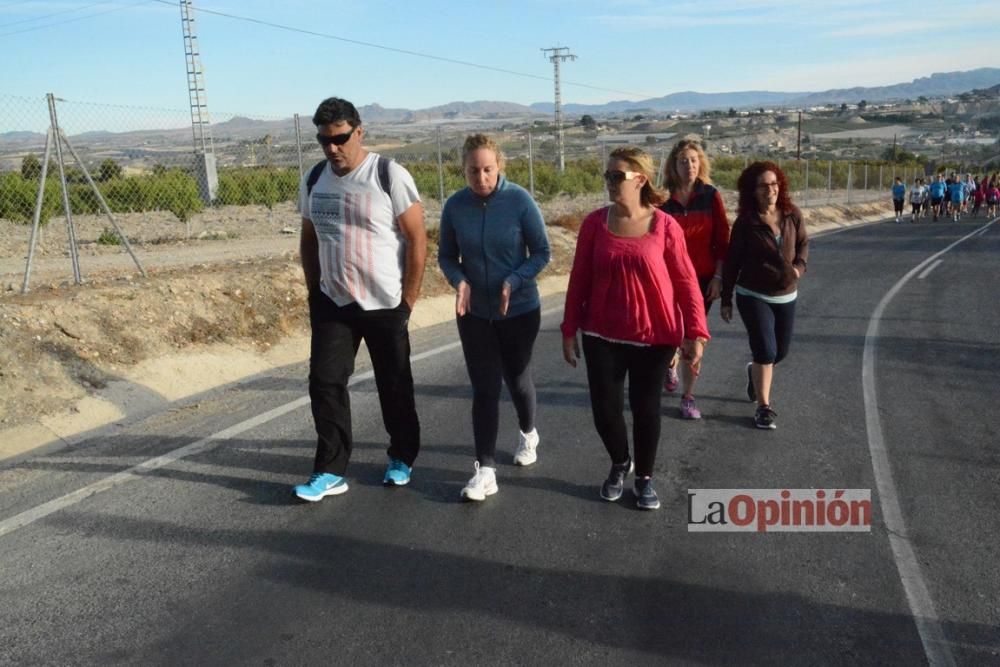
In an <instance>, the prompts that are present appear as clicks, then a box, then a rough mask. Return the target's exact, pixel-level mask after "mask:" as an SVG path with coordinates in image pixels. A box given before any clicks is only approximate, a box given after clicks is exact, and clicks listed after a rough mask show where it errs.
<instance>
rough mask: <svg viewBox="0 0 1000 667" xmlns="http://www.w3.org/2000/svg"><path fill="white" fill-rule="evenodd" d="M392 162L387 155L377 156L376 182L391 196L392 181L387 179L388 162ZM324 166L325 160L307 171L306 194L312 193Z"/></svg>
mask: <svg viewBox="0 0 1000 667" xmlns="http://www.w3.org/2000/svg"><path fill="white" fill-rule="evenodd" d="M390 162H392V160H390V159H389V158H387V157H382V156H381V155H379V156H378V165H377V168H378V184H379V187H381V188H382V192H384V193H385V194H387V195H389V196H390V197H391V196H392V181H391V180H390V179H389V163H390ZM324 167H326V160H322V161H321V162H317V163H316V165H315V166H314V167H313V168H312V169H311V170H310V171H309V178H307V179H306V195H310V194H312V189H313V186H314V185H316V182H317V181H318V180H319V177H320V176H321V175H322V173H323V168H324Z"/></svg>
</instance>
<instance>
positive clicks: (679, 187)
mask: <svg viewBox="0 0 1000 667" xmlns="http://www.w3.org/2000/svg"><path fill="white" fill-rule="evenodd" d="M710 173H711V165H710V164H709V161H708V156H707V155H705V151H703V150H702V149H701V144H699V143H698V142H697V141H696V140H694V139H681V140H680V141H678V142H677V144H676V145H675V146H674V148H673V150H671V151H670V155H669V156H667V162H666V164H665V165H664V168H663V182H664V184H665V185H666V186H667V190H668V191H669V192H670V199H668V200H667V201H666V202H665V203H664V204H662V205H661V206H660V208H661V209H662V210H663V211H664V212H665V213H668V214H670V215H671V216H673V218H674V219H675V220H676V221H677V222H678V223H679V224H680V226H681V229H683V230H684V241H685V243H686V244H687V251H688V255H689V256H690V257H691V263H692V264H693V265H694V271H695V273H696V274H697V275H698V288H699V289H700V290H701V293H702V296H704V298H705V315H706V316H707V315H708V310H709V308H711V307H712V302H713V301H715V300H716V299H718V298H719V294H721V293H722V263H723V261H724V260H725V259H726V251H727V250H728V249H729V220H728V218H726V205H725V204H723V203H722V195H721V194H720V193H719V191H718V190H716V189H715V187H713V186H712V179H711V177H710ZM700 371H701V368H700V365H699V367H697V368H692V367H691V366H689V365H687V364H682V365H681V372H680V378H678V377H677V357H676V356H675V357H674V360H673V362H672V363H671V364H670V368H669V369H667V379H666V381H665V382H664V383H663V387H664V389H666V390H667V391H670V392H672V391H675V390H676V389H677V385H678V384H679V383H680V384H681V385H682V389H683V391H682V393H681V417H683V418H684V419H701V411H700V410H698V407H697V406H696V405H695V403H694V385H695V381H696V379H697V377H698V374H699V373H700Z"/></svg>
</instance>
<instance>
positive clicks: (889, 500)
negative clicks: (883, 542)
mask: <svg viewBox="0 0 1000 667" xmlns="http://www.w3.org/2000/svg"><path fill="white" fill-rule="evenodd" d="M994 222H995V220H991V221H990V222H988V223H986V226H987V227H988V226H989V225H991V224H993V223H994ZM980 231H981V230H978V229H977V230H976V231H975V232H972V233H970V234H967V235H965V236H963V237H962V238H960V239H958V240H957V241H955V242H954V243H952V244H951V245H949V246H947V247H946V248H945V249H944V250H941V251H940V252H937V253H935V254H933V255H931V256H930V257H928V258H927V259H925V260H924V261H923V262H921V263H920V264H918V265H917V266H915V267H913V268H912V269H911V270H910V271H909V272H908V273H907V274H906V275H905V276H903V277H902V278H900V279H899V282H897V283H896V284H895V285H893V286H892V288H891V289H890V290H889V291H888V292H886V294H885V296H883V297H882V300H881V301H879V303H878V305H877V306H876V307H875V311H874V312H873V313H872V316H871V319H870V320H869V321H868V331H867V332H866V333H865V347H864V355H863V358H862V362H861V387H862V390H863V394H864V402H865V427H866V429H867V431H868V451H869V453H870V454H871V458H872V471H873V472H874V474H875V485H876V487H877V488H878V497H879V504H880V505H881V507H882V516H883V517H884V518H885V526H886V532H887V533H888V535H889V545H890V547H891V548H892V554H893V557H894V559H895V561H896V570H897V571H898V572H899V578H900V580H901V581H902V584H903V590H904V591H905V593H906V601H907V603H908V604H909V606H910V612H911V613H912V614H913V620H914V623H916V626H917V632H918V633H919V634H920V641H921V642H922V643H923V646H924V653H925V654H926V655H927V660H928V662H929V663H930V664H931V665H932V667H936V666H937V665H954V664H955V658H954V656H953V655H952V653H951V647H950V646H949V645H948V640H947V638H946V637H945V634H944V630H943V629H942V628H941V622H940V621H939V619H938V616H937V611H936V610H935V608H934V600H933V599H932V598H931V594H930V591H929V590H928V588H927V582H926V581H925V580H924V576H923V573H922V572H921V569H920V562H919V561H918V560H917V554H916V551H915V550H914V548H913V544H912V542H910V538H909V534H908V533H907V530H906V521H905V520H904V519H903V510H902V507H901V506H900V503H899V493H898V492H897V491H896V483H895V481H893V476H892V465H891V464H890V462H889V452H888V451H887V450H886V447H885V438H884V437H883V435H882V420H881V419H880V417H879V412H878V395H877V393H876V391H875V360H876V349H875V342H876V340H877V339H878V332H879V326H880V324H881V320H882V315H883V313H884V312H885V309H886V307H887V306H888V305H889V302H890V301H892V299H893V297H895V296H896V294H897V293H899V291H900V290H901V289H903V287H904V286H905V285H906V283H908V282H909V281H910V279H912V278H913V276H914V275H916V274H918V273H919V272H920V271H923V270H924V268H925V267H926V266H927V265H929V264H931V263H932V262H934V261H935V260H938V258H939V257H941V256H942V255H944V254H945V253H946V252H948V251H949V250H951V249H952V248H954V247H955V246H957V245H958V244H960V243H962V242H963V241H966V240H967V239H970V238H972V237H973V236H975V235H976V234H978V233H979V232H980Z"/></svg>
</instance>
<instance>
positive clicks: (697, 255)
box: [660, 181, 729, 279]
mask: <svg viewBox="0 0 1000 667" xmlns="http://www.w3.org/2000/svg"><path fill="white" fill-rule="evenodd" d="M660 209H661V210H662V211H663V212H664V213H667V214H669V215H671V216H673V218H674V220H676V221H677V224H679V225H680V226H681V229H683V230H684V241H685V242H686V243H687V249H688V255H690V256H691V263H692V264H694V270H695V273H697V274H698V277H699V278H701V279H705V278H711V277H712V276H714V275H715V267H716V262H720V261H722V260H724V259H726V253H727V252H728V250H729V219H728V218H727V217H726V205H725V204H724V203H723V202H722V195H721V194H720V193H719V191H718V190H716V189H715V187H714V186H711V185H707V184H705V183H702V182H701V181H696V182H695V185H694V190H693V191H692V192H691V197H690V198H689V199H688V203H687V206H682V205H681V203H680V202H679V201H677V200H676V199H674V197H673V195H671V196H670V199H668V200H667V202H666V203H665V204H663V205H662V206H660Z"/></svg>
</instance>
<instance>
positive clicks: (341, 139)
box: [316, 127, 357, 146]
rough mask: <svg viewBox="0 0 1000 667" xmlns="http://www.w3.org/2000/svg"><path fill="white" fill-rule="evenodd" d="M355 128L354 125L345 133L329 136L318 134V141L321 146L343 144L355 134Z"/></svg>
mask: <svg viewBox="0 0 1000 667" xmlns="http://www.w3.org/2000/svg"><path fill="white" fill-rule="evenodd" d="M355 129H357V128H354V127H352V128H351V129H350V130H349V131H347V132H344V133H343V134H335V135H333V136H332V137H328V136H326V135H325V134H317V135H316V141H318V142H319V145H320V146H331V145H332V146H343V145H344V144H346V143H347V142H348V141H350V140H351V135H352V134H354V130H355Z"/></svg>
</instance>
